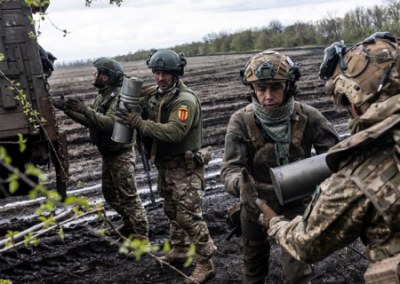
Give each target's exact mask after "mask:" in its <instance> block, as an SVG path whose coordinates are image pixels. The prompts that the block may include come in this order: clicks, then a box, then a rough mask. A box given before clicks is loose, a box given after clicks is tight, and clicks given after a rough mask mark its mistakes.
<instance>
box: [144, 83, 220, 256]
mask: <svg viewBox="0 0 400 284" xmlns="http://www.w3.org/2000/svg"><path fill="white" fill-rule="evenodd" d="M177 90H178V91H177ZM164 96H165V97H168V98H167V99H166V100H165V101H164V102H163V104H162V106H161V107H160V103H161V101H162V97H164ZM140 104H141V106H142V109H143V115H142V116H143V119H144V120H143V125H142V127H141V128H140V130H141V131H142V133H143V135H144V139H145V145H146V148H148V153H150V152H151V150H150V148H151V147H155V145H156V149H157V151H156V155H155V161H154V163H155V165H156V166H157V170H158V189H157V190H158V192H159V194H160V196H161V197H163V198H164V212H165V214H166V215H167V217H168V219H169V220H170V222H171V224H170V236H171V242H172V245H173V246H188V245H189V244H190V243H193V244H194V245H195V246H196V254H197V256H198V259H200V260H208V259H210V258H211V257H212V255H213V254H214V251H215V246H214V243H213V241H212V239H211V237H210V234H209V232H208V228H207V224H206V222H205V221H204V219H203V216H202V211H201V206H202V200H203V191H204V165H203V164H198V163H196V162H195V159H193V154H192V153H196V152H197V151H198V150H199V149H200V147H201V145H202V127H203V124H202V113H201V105H200V101H199V100H198V98H197V96H196V95H195V94H194V93H193V92H192V90H190V89H189V88H187V87H186V86H185V85H184V84H183V83H182V81H181V80H179V82H178V84H177V87H176V88H174V89H173V90H171V91H170V92H167V93H166V94H160V93H159V92H158V91H157V90H155V91H153V92H151V93H150V94H149V95H147V96H145V97H143V98H141V100H140ZM160 110H161V114H160V122H156V121H157V117H158V115H159V111H160ZM186 153H189V154H188V155H186Z"/></svg>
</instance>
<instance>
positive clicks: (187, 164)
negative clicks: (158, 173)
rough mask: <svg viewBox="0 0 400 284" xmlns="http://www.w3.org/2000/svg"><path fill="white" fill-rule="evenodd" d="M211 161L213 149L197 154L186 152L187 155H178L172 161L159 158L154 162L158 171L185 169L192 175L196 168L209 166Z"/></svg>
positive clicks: (202, 150)
mask: <svg viewBox="0 0 400 284" xmlns="http://www.w3.org/2000/svg"><path fill="white" fill-rule="evenodd" d="M210 160H211V147H208V148H206V149H201V150H199V151H197V152H192V151H186V152H185V154H181V155H178V156H176V157H174V158H172V159H170V158H168V159H163V157H157V159H156V161H155V162H154V163H155V165H156V167H157V169H168V170H172V169H177V168H183V169H185V170H186V173H187V174H188V175H190V174H192V173H193V171H194V170H195V169H196V168H199V167H202V166H204V165H207V164H208V162H209V161H210Z"/></svg>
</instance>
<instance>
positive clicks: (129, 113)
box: [115, 99, 143, 130]
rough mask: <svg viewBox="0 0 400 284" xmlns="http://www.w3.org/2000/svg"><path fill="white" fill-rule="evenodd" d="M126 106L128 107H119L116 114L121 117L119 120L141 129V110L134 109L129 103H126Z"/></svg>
mask: <svg viewBox="0 0 400 284" xmlns="http://www.w3.org/2000/svg"><path fill="white" fill-rule="evenodd" d="M117 101H118V99H117ZM124 106H125V107H126V110H125V109H122V108H120V107H117V110H118V111H117V113H116V114H115V115H116V116H118V117H119V118H121V119H118V120H117V122H119V123H121V124H125V125H126V126H129V127H131V128H134V129H138V130H139V129H140V127H141V126H142V125H143V119H142V114H141V112H136V111H134V110H133V109H132V108H131V107H130V106H129V105H128V104H127V103H124Z"/></svg>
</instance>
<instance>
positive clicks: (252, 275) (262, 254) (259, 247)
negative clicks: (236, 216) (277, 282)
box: [240, 206, 270, 284]
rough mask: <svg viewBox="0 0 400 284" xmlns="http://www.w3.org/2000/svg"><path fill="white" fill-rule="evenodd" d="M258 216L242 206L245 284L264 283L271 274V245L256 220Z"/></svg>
mask: <svg viewBox="0 0 400 284" xmlns="http://www.w3.org/2000/svg"><path fill="white" fill-rule="evenodd" d="M256 215H257V214H256V213H253V212H251V211H249V210H248V209H247V208H246V207H245V206H242V210H241V212H240V219H241V229H242V235H243V260H244V266H245V275H244V277H243V283H245V284H250V283H251V284H256V283H257V284H258V283H264V281H265V278H266V277H267V275H268V272H269V254H270V244H269V241H268V239H267V235H266V233H265V231H264V229H263V227H262V226H261V225H259V224H258V223H257V222H255V221H254V220H257V218H256V217H255V216H256Z"/></svg>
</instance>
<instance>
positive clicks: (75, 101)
mask: <svg viewBox="0 0 400 284" xmlns="http://www.w3.org/2000/svg"><path fill="white" fill-rule="evenodd" d="M94 66H95V67H96V71H95V72H94V73H93V77H94V78H93V85H94V86H95V87H96V88H97V89H98V93H99V95H98V96H97V97H96V99H95V100H94V102H93V103H92V104H91V105H90V106H86V105H85V104H84V102H83V101H82V99H81V98H80V97H75V98H70V99H68V100H67V101H66V102H65V101H64V99H63V98H62V99H61V100H56V101H54V102H53V104H54V106H55V107H56V108H58V109H61V110H64V112H65V114H66V115H67V116H69V117H70V118H72V119H73V120H75V121H76V122H78V123H80V124H82V125H84V126H86V127H88V128H89V131H90V140H91V141H92V143H93V144H95V145H96V146H97V148H98V149H99V151H100V153H101V155H102V160H103V165H102V191H103V195H104V198H105V200H106V201H107V202H108V203H109V204H110V206H111V207H112V208H113V209H114V210H115V211H117V212H118V213H119V214H120V215H121V217H122V220H123V226H121V227H120V228H119V230H120V232H122V233H124V234H134V237H135V239H142V240H148V223H147V216H146V211H145V209H144V207H143V204H142V202H141V200H140V198H139V195H138V193H137V188H136V179H135V176H134V172H135V152H134V151H133V143H126V144H121V143H117V142H114V141H112V140H111V135H112V132H113V128H114V121H115V111H116V107H115V99H116V94H118V93H119V92H120V88H119V87H120V86H121V85H122V81H123V79H124V70H123V69H122V66H121V64H119V63H118V62H117V61H115V60H113V59H110V58H106V57H101V58H99V59H97V60H96V61H95V62H94Z"/></svg>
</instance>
